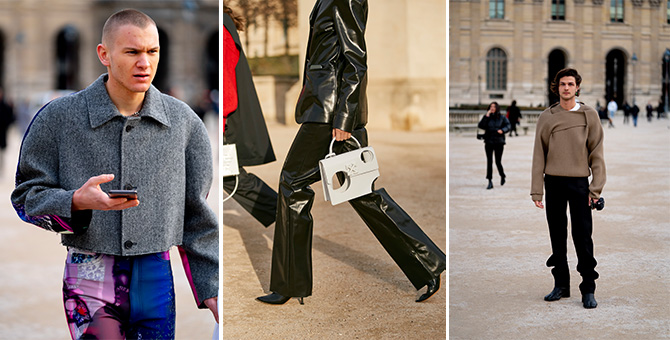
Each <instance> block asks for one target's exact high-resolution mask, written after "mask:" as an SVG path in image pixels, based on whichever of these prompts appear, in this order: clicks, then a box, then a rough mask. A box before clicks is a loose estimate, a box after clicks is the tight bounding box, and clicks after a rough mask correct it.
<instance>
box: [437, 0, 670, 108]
mask: <svg viewBox="0 0 670 340" xmlns="http://www.w3.org/2000/svg"><path fill="white" fill-rule="evenodd" d="M449 6H450V7H449V30H450V32H449V71H450V73H449V105H450V106H459V105H464V104H477V103H483V104H486V103H488V102H490V101H493V100H496V101H498V102H500V103H501V104H502V105H507V104H509V103H510V102H511V101H512V100H514V99H516V100H517V102H518V104H520V105H533V106H537V105H548V104H550V103H553V102H555V101H557V100H558V97H555V96H553V94H550V91H549V89H548V88H549V83H550V82H551V80H552V79H553V77H554V76H555V74H556V72H558V71H559V70H560V69H562V68H564V67H574V68H576V69H577V70H578V71H579V72H580V74H581V75H582V77H583V82H582V90H581V96H580V99H581V100H582V101H584V102H586V103H587V104H588V105H591V106H595V105H596V102H599V103H600V105H605V104H606V98H607V99H609V98H614V99H615V100H616V101H617V102H618V103H619V105H621V104H622V103H623V102H624V101H627V102H628V103H632V102H633V101H636V102H637V104H638V105H639V106H640V107H641V108H643V107H644V106H645V105H646V104H647V102H650V101H651V102H652V104H653V105H658V101H659V100H660V99H662V98H665V97H667V95H668V82H669V81H670V76H669V72H670V70H669V69H670V68H669V65H670V2H669V1H668V0H607V1H603V0H514V1H512V0H507V1H505V0H450V1H449ZM666 102H667V100H666Z"/></svg>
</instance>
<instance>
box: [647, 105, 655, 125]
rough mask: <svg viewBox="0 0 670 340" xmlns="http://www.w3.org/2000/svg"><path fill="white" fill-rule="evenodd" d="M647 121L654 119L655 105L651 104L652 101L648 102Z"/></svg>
mask: <svg viewBox="0 0 670 340" xmlns="http://www.w3.org/2000/svg"><path fill="white" fill-rule="evenodd" d="M646 109H647V121H648V122H651V120H652V119H654V107H653V106H651V102H649V103H647V107H646Z"/></svg>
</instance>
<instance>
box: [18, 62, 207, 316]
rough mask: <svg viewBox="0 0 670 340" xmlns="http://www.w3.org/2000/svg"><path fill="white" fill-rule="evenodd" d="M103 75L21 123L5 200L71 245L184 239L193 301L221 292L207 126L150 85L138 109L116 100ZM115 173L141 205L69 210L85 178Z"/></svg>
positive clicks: (136, 249) (116, 184)
mask: <svg viewBox="0 0 670 340" xmlns="http://www.w3.org/2000/svg"><path fill="white" fill-rule="evenodd" d="M106 80H107V75H106V74H103V75H102V76H100V77H99V78H98V79H97V80H96V81H95V82H93V83H92V84H91V85H90V86H89V87H87V88H86V89H84V90H82V91H80V92H77V93H75V94H72V95H69V96H66V97H62V98H59V99H56V100H54V101H52V102H50V103H48V104H47V105H45V106H44V107H43V108H42V109H41V110H40V111H39V112H38V113H37V114H36V116H35V118H33V121H32V123H31V125H30V127H29V129H28V131H27V132H26V134H25V136H24V139H23V144H22V146H21V153H20V158H19V164H18V169H17V173H16V187H15V189H14V192H13V193H12V196H11V199H12V203H13V206H14V208H15V210H16V211H17V213H18V215H19V217H21V219H23V220H24V221H26V222H29V223H32V224H35V225H37V226H39V227H41V228H43V229H46V230H50V231H54V232H59V233H61V234H62V243H63V245H65V246H68V247H75V248H77V249H81V250H86V251H91V252H96V253H102V254H108V255H121V256H134V255H143V254H150V253H158V252H164V251H167V250H169V249H170V248H171V247H172V246H174V245H177V246H180V253H181V254H182V260H183V261H184V268H185V269H186V274H187V276H188V277H189V279H190V281H191V282H192V284H193V290H194V294H195V298H196V301H197V304H198V306H199V307H200V308H205V306H204V304H203V303H202V302H203V301H204V300H205V299H208V298H211V297H215V296H217V293H218V252H219V251H218V222H217V218H216V215H215V214H214V212H213V211H212V209H211V208H210V207H209V205H208V204H207V201H206V198H207V194H208V192H209V190H210V187H211V185H212V173H213V170H212V156H211V155H212V153H211V146H210V142H209V139H208V136H207V131H206V129H205V127H204V125H203V123H202V121H201V120H200V119H199V118H198V116H197V115H196V114H195V113H194V112H193V111H192V110H191V108H189V107H188V106H187V105H186V104H185V103H183V102H181V101H179V100H177V99H175V98H172V97H170V96H168V95H165V94H162V93H160V92H159V91H158V90H157V89H156V88H155V87H153V86H151V87H150V89H149V90H148V91H147V92H146V96H145V99H144V104H143V106H142V109H141V111H140V115H139V117H124V116H123V115H121V113H120V112H119V111H118V109H117V108H116V106H115V105H114V104H113V103H112V101H111V99H110V98H109V95H108V94H107V90H106V88H105V81H106ZM101 174H114V175H115V178H114V180H113V181H111V182H109V183H103V184H101V185H100V187H101V189H102V190H103V191H105V192H107V191H109V190H111V189H128V188H136V189H137V192H138V196H139V201H140V205H139V206H137V207H134V208H129V209H126V210H123V211H100V210H93V211H90V210H89V211H79V212H74V213H73V212H72V211H71V209H72V207H71V205H72V195H73V193H74V191H75V190H76V189H78V188H79V187H81V186H82V185H83V184H84V183H86V181H87V180H88V179H89V178H91V177H93V176H98V175H101Z"/></svg>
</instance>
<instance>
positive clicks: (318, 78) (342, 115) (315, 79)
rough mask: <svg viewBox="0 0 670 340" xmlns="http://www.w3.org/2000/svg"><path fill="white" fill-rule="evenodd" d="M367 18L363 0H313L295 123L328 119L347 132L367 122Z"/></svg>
mask: <svg viewBox="0 0 670 340" xmlns="http://www.w3.org/2000/svg"><path fill="white" fill-rule="evenodd" d="M367 18H368V2H367V0H350V1H342V0H318V1H317V2H316V3H315V4H314V8H313V10H312V13H311V14H310V17H309V24H310V32H309V41H308V44H307V53H306V57H305V69H304V73H303V84H302V91H301V92H300V97H299V98H298V103H297V105H296V112H295V119H296V122H297V123H299V124H301V123H330V124H331V127H332V128H338V129H340V130H343V131H348V132H351V131H353V130H355V129H359V128H362V127H364V126H365V124H366V123H367V121H368V112H367V97H366V87H367V70H368V67H367V57H368V55H367V47H366V45H365V27H366V22H367Z"/></svg>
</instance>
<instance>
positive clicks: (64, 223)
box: [11, 104, 92, 234]
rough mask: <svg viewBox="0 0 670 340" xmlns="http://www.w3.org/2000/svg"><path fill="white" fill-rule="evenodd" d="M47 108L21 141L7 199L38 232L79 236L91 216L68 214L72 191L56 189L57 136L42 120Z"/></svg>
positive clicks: (45, 107) (20, 215)
mask: <svg viewBox="0 0 670 340" xmlns="http://www.w3.org/2000/svg"><path fill="white" fill-rule="evenodd" d="M48 105H49V104H47V105H45V106H44V107H43V108H42V109H40V111H39V112H38V113H37V114H36V115H35V118H34V119H33V121H32V123H31V124H30V126H29V127H28V130H27V131H26V134H25V136H24V138H23V143H22V145H21V151H20V154H19V163H18V165H17V170H16V179H15V184H16V186H15V188H14V191H13V192H12V195H11V200H12V206H13V207H14V210H16V213H17V214H18V215H19V217H20V218H21V219H22V220H23V221H25V222H28V223H32V224H34V225H36V226H38V227H40V228H42V229H45V230H48V231H53V232H57V233H63V234H80V233H83V232H84V231H85V230H86V229H87V228H88V225H89V223H90V222H91V217H92V212H91V210H84V211H77V212H72V195H73V194H74V191H75V190H65V189H63V188H61V186H60V182H59V175H58V167H59V159H58V135H57V134H56V133H55V132H54V131H52V129H51V128H52V127H51V126H50V124H49V123H48V120H47V119H44V117H45V116H47V115H48V114H47V112H48ZM44 111H47V112H44Z"/></svg>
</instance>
